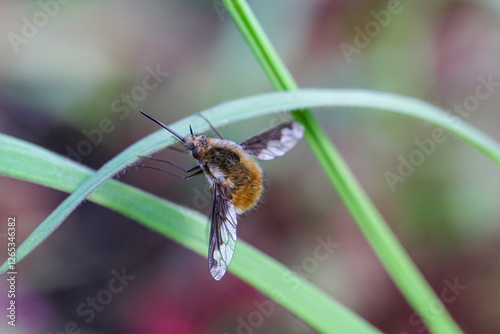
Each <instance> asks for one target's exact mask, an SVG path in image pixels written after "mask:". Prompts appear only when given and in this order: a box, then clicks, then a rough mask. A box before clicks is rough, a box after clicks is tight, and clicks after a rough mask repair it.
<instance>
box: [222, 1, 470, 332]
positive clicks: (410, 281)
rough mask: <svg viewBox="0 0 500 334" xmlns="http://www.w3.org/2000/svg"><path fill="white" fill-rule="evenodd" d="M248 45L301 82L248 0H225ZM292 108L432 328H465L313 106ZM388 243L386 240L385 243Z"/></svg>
mask: <svg viewBox="0 0 500 334" xmlns="http://www.w3.org/2000/svg"><path fill="white" fill-rule="evenodd" d="M223 1H224V4H225V6H226V8H227V10H228V11H229V13H230V14H231V17H232V18H233V20H234V21H235V23H236V25H237V26H238V28H239V30H240V32H241V33H242V35H243V37H244V38H245V40H246V42H247V44H248V45H249V47H250V49H251V50H252V52H253V53H254V55H255V57H256V58H257V60H258V61H259V63H260V64H261V66H262V69H263V70H264V72H265V73H266V75H267V76H268V77H269V79H270V81H271V83H272V84H273V85H274V87H275V88H276V89H277V90H295V89H297V87H298V85H297V83H296V82H295V80H294V79H293V77H292V75H291V74H290V72H289V71H288V69H287V68H286V66H285V64H284V63H283V61H282V60H281V58H280V57H279V55H278V53H277V52H276V50H275V49H274V47H273V46H272V43H271V42H270V40H269V38H268V37H267V35H266V33H265V32H264V29H263V28H262V27H261V25H260V23H259V21H258V20H257V18H256V17H255V15H254V14H253V12H252V10H251V9H250V7H249V6H248V4H247V2H246V1H245V0H223ZM292 114H293V115H294V117H295V118H296V119H297V120H298V121H299V122H301V123H302V124H303V125H304V126H305V138H306V141H307V142H308V144H309V147H310V148H311V150H312V151H313V153H314V155H315V156H316V159H318V162H319V163H320V165H321V166H322V168H323V170H324V171H325V173H326V175H327V176H328V178H329V179H330V182H332V184H333V186H334V187H335V188H336V189H337V191H338V193H339V196H340V197H341V199H342V200H343V202H344V203H345V205H346V207H347V209H348V210H349V212H350V213H351V215H352V216H353V218H354V220H355V221H356V223H357V224H358V226H359V228H360V230H361V231H362V232H363V234H364V236H365V238H366V239H367V240H368V242H369V243H370V245H371V246H372V248H373V249H374V251H375V253H376V254H377V256H378V258H379V259H380V261H381V262H382V264H383V265H384V267H385V268H386V270H387V271H388V273H389V275H390V276H391V278H392V280H393V281H394V282H395V283H396V285H397V286H398V288H399V289H400V291H401V292H402V293H403V295H404V296H405V298H406V299H407V300H408V302H409V303H410V304H411V305H412V306H413V308H414V309H415V310H416V311H417V312H419V314H420V316H421V317H422V318H423V319H424V321H425V322H426V324H427V326H428V327H429V329H430V331H431V332H433V333H447V334H448V333H462V331H461V330H460V328H459V327H458V325H457V324H456V323H455V322H454V321H453V318H452V317H451V315H450V314H449V313H448V311H447V310H446V308H445V307H444V305H443V303H441V302H440V300H439V298H437V296H436V294H434V292H433V290H432V288H431V287H430V286H429V284H428V283H427V282H426V281H425V279H424V277H423V276H422V275H421V273H420V272H419V271H418V269H417V268H416V266H415V265H414V264H413V262H412V261H411V259H410V257H409V256H408V254H407V253H406V251H405V250H404V248H403V247H402V246H401V244H400V243H399V242H398V240H397V238H396V236H395V235H394V234H393V233H392V231H391V230H390V229H389V227H388V225H387V223H386V222H385V221H384V219H383V218H382V216H381V215H380V213H379V212H378V210H377V209H376V208H375V206H374V205H373V203H372V202H371V201H370V199H369V198H368V196H367V195H366V193H365V192H364V191H363V189H362V188H361V186H360V185H359V183H358V182H357V180H356V178H355V177H354V175H353V174H352V172H351V171H350V169H349V167H348V166H347V164H346V163H345V162H344V160H343V159H342V156H341V155H340V153H339V152H338V150H337V149H336V148H335V146H334V145H333V143H332V142H331V141H330V140H329V139H328V137H327V135H326V133H325V132H324V131H323V129H322V128H321V126H320V124H319V122H318V121H317V120H316V118H315V117H314V115H312V114H311V112H310V111H309V110H296V111H293V112H292ZM382 243H384V244H382ZM436 302H437V303H438V305H439V307H440V308H442V309H443V310H444V311H443V312H441V313H440V315H439V316H437V317H428V316H426V313H428V312H426V310H428V309H429V307H431V305H432V304H433V303H436Z"/></svg>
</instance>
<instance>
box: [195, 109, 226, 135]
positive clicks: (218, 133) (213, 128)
mask: <svg viewBox="0 0 500 334" xmlns="http://www.w3.org/2000/svg"><path fill="white" fill-rule="evenodd" d="M198 116H200V117H201V118H203V119H204V120H205V121H206V122H207V123H208V125H210V127H211V128H212V130H214V131H215V133H216V134H217V136H219V137H220V139H226V138H224V137H223V136H222V135H221V134H220V132H219V131H217V129H216V128H215V127H214V126H213V125H212V123H210V121H209V120H208V119H207V118H206V117H205V116H203V115H202V114H198Z"/></svg>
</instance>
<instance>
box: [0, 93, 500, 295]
mask: <svg viewBox="0 0 500 334" xmlns="http://www.w3.org/2000/svg"><path fill="white" fill-rule="evenodd" d="M339 106H348V107H365V108H371V109H381V110H387V111H392V112H396V113H400V114H405V115H409V116H412V117H415V118H419V119H422V120H424V121H427V122H430V123H433V124H435V125H437V126H440V127H442V128H444V129H446V130H448V131H450V132H451V133H454V134H456V135H457V136H459V137H461V138H463V139H464V140H465V141H467V142H469V143H470V144H471V145H473V146H474V147H476V148H478V149H479V150H480V151H482V152H483V153H485V154H486V155H487V156H489V157H490V158H491V159H492V160H494V161H495V162H496V163H497V164H499V165H500V147H499V146H498V144H496V143H495V142H494V141H493V140H491V139H490V138H489V137H487V136H486V135H484V134H482V133H481V132H479V131H478V130H476V129H475V128H473V127H471V126H469V125H467V124H465V123H462V122H460V119H458V118H456V117H450V116H447V114H446V113H444V112H442V111H441V110H440V109H438V108H436V107H434V106H431V105H429V104H427V103H425V102H421V101H418V100H416V99H413V98H407V97H401V96H397V95H394V94H388V93H378V92H370V91H348V90H340V91H331V90H330V91H327V90H304V91H295V92H287V93H284V92H282V93H269V94H264V95H260V96H257V97H250V98H244V99H240V100H237V101H233V102H228V103H224V104H222V105H220V106H217V107H215V108H211V109H209V110H207V111H206V112H205V113H204V114H205V116H207V117H208V118H209V119H210V120H211V122H212V123H213V124H214V125H215V126H221V125H224V124H227V123H229V122H235V121H240V120H243V119H247V118H250V117H256V116H260V115H264V114H269V113H272V112H281V111H288V110H294V109H300V108H316V107H339ZM188 124H194V125H195V126H196V128H199V129H201V130H207V127H208V126H207V125H206V124H203V123H199V117H196V116H191V117H188V118H186V119H184V120H182V121H179V122H177V123H175V124H174V125H172V128H173V129H174V130H175V131H177V132H180V133H182V129H187V128H188ZM165 137H166V136H165V133H164V132H163V131H162V130H160V131H158V132H155V133H153V134H152V135H150V136H147V137H146V138H144V139H142V140H140V141H139V142H137V143H136V144H134V145H132V146H131V147H129V148H128V149H127V150H125V151H124V152H122V153H121V154H119V155H118V156H116V157H115V158H114V159H112V160H111V161H109V162H108V163H107V164H105V165H104V166H103V167H102V168H101V169H100V170H99V171H97V172H96V173H95V174H93V175H91V176H90V177H88V178H87V179H86V180H85V181H83V182H82V183H81V185H80V186H79V187H78V188H77V189H76V191H75V192H74V193H73V194H72V195H70V196H69V197H68V198H67V199H66V200H65V201H64V202H63V203H62V204H61V205H60V206H59V207H58V208H57V209H56V210H55V211H54V212H53V213H52V214H51V215H50V216H49V217H48V218H47V219H46V220H45V221H44V222H43V223H42V224H41V225H40V226H39V227H38V228H37V229H36V230H35V231H34V232H33V233H32V234H31V235H30V236H29V237H28V239H27V240H26V241H25V242H24V243H23V244H22V245H21V247H20V248H19V249H18V251H17V253H16V255H17V261H19V260H21V259H22V258H23V257H25V256H26V255H27V254H29V253H30V252H31V251H32V250H33V249H34V248H35V247H36V246H37V245H38V244H39V243H41V242H42V241H43V240H44V239H45V238H46V237H48V235H50V233H52V232H53V231H54V230H55V229H56V228H57V226H59V225H60V224H61V223H62V221H63V220H64V218H65V217H67V215H69V214H70V213H71V211H72V210H74V208H76V206H78V205H79V204H80V203H81V201H83V200H84V199H85V197H86V196H88V195H89V194H91V193H92V191H93V190H95V189H96V188H97V187H98V186H99V185H100V184H102V183H103V182H104V181H106V179H108V178H109V177H111V176H112V175H114V174H115V173H117V172H118V171H120V170H121V169H122V168H124V167H125V166H127V165H128V164H130V163H133V162H134V161H135V160H136V159H137V156H136V154H142V155H148V154H151V153H152V152H154V151H157V150H160V149H162V148H164V147H165V146H167V145H170V144H172V143H173V142H174V140H173V139H172V138H168V137H167V138H165ZM2 141H3V142H0V153H2V156H6V155H5V154H6V153H9V145H7V142H6V139H5V138H3V139H2ZM2 150H3V152H2ZM29 151H30V150H28V153H29ZM15 153H16V152H15V150H11V151H10V154H11V155H12V154H15ZM15 160H16V159H13V161H7V160H3V161H2V164H1V165H0V173H3V174H6V175H10V176H13V177H20V176H16V174H17V173H18V172H17V171H16V169H15V168H13V167H12V166H13V165H11V164H10V162H13V163H14V162H15ZM32 163H37V161H36V160H34V161H32ZM17 167H19V166H17ZM31 177H33V176H31ZM26 178H27V179H28V180H32V179H30V177H26ZM35 182H36V181H35ZM107 183H108V182H106V183H105V184H104V186H105V185H106V184H107ZM97 194H98V193H97ZM179 210H180V211H181V209H179ZM174 211H175V210H174ZM149 212H150V214H153V210H151V211H149ZM176 212H177V211H176ZM139 221H141V222H142V220H139ZM153 228H154V227H153ZM155 229H156V228H155ZM381 237H382V238H383V237H384V235H382V236H381ZM188 239H189V238H188ZM380 245H381V247H383V243H380ZM392 251H399V250H398V249H396V250H394V249H391V248H385V249H382V250H381V253H382V256H389V257H390V256H391V254H390V253H391V252H392ZM236 253H238V251H237V252H236ZM204 254H206V252H204ZM239 258H240V257H239V256H237V255H235V261H238V259H239ZM240 261H241V260H240ZM232 267H233V268H231V267H230V271H233V272H235V273H238V269H237V268H234V267H237V266H235V265H234V264H233V265H232ZM6 270H7V263H4V264H3V265H2V267H1V268H0V272H1V273H5V271H6ZM238 274H239V276H240V277H242V278H243V279H245V280H247V281H250V280H251V278H249V277H252V274H251V273H246V274H248V275H249V276H245V274H241V273H238ZM240 274H241V275H240ZM403 276H404V275H403ZM255 279H256V281H255V282H254V283H255V286H256V287H257V288H259V289H261V290H263V291H265V290H264V288H263V287H262V286H261V285H262V284H264V283H263V282H260V281H259V279H258V278H255ZM252 284H253V283H252ZM267 292H269V291H267Z"/></svg>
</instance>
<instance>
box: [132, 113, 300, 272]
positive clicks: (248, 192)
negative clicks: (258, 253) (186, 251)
mask: <svg viewBox="0 0 500 334" xmlns="http://www.w3.org/2000/svg"><path fill="white" fill-rule="evenodd" d="M141 113H142V114H143V115H144V116H146V117H148V118H149V119H151V120H152V121H154V122H156V123H158V124H159V125H160V126H162V127H163V128H165V129H166V130H167V131H169V132H170V133H171V134H173V135H174V136H175V137H177V139H179V141H180V142H181V143H182V144H183V145H184V147H185V149H186V151H187V152H189V153H191V155H192V156H193V158H195V159H196V160H197V161H198V165H197V166H195V167H193V168H191V169H189V170H185V169H183V168H182V167H179V166H177V165H176V164H174V163H172V162H170V161H165V160H161V159H156V158H148V157H144V158H147V159H151V160H157V161H162V162H166V163H168V164H170V165H173V166H175V167H177V168H179V169H180V170H182V171H183V172H185V173H187V174H188V173H191V172H193V174H191V175H188V176H185V177H183V176H180V175H176V174H174V173H172V172H170V171H168V170H165V169H163V168H159V167H153V166H145V165H136V166H138V167H148V168H152V169H157V170H160V171H163V172H166V173H169V174H173V175H175V176H177V177H179V178H181V179H183V180H187V179H190V178H192V177H194V176H196V175H200V174H205V177H206V178H207V180H208V182H210V185H211V186H212V202H213V204H212V213H211V218H210V236H209V245H208V268H209V270H210V273H211V274H212V277H213V278H214V279H216V280H220V279H221V278H222V277H223V276H224V274H225V273H226V270H227V268H228V266H229V263H230V262H231V259H232V257H233V253H234V250H235V248H236V240H237V235H236V227H237V224H238V218H237V214H241V213H244V212H246V211H248V210H250V209H251V208H252V207H254V206H255V204H257V202H258V201H259V199H260V197H261V194H262V170H261V169H260V167H259V165H258V164H257V162H256V161H255V160H254V157H255V158H257V159H259V160H272V159H274V158H276V157H280V156H282V155H284V154H285V153H287V152H288V151H290V150H291V149H292V148H293V147H294V146H295V145H296V144H297V143H298V142H299V140H300V139H301V138H302V136H303V134H304V127H303V126H302V125H301V124H299V123H296V122H293V121H288V122H285V123H282V124H280V125H278V126H275V127H274V128H271V129H270V130H268V131H265V132H263V133H260V134H258V135H257V136H254V137H251V138H249V139H247V140H245V141H244V142H242V143H240V144H236V143H235V142H232V141H230V140H226V139H224V138H223V137H222V135H221V134H220V133H219V132H218V131H217V129H215V128H214V127H213V126H212V125H211V124H210V122H209V124H210V126H211V127H212V129H213V130H214V131H215V132H216V133H217V134H218V135H219V137H221V139H216V138H210V137H207V136H205V135H195V134H194V133H193V130H192V129H191V127H190V132H191V135H190V136H186V137H183V136H181V135H180V134H178V133H177V132H175V131H173V130H172V129H170V128H169V127H168V126H166V125H165V124H163V123H161V122H160V121H158V120H156V119H154V118H153V117H151V116H149V115H148V114H146V113H144V112H142V111H141ZM202 117H203V116H202ZM205 120H206V119H205ZM207 122H208V120H207Z"/></svg>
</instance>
